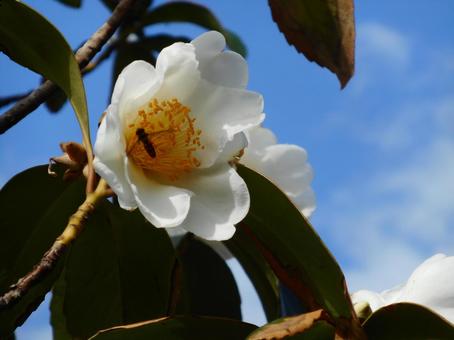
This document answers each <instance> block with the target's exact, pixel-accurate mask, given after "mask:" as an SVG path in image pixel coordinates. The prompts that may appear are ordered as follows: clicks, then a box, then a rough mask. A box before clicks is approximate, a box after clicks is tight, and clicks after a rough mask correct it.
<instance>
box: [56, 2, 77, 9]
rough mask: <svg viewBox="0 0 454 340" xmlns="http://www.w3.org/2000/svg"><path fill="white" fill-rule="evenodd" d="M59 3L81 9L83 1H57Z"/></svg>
mask: <svg viewBox="0 0 454 340" xmlns="http://www.w3.org/2000/svg"><path fill="white" fill-rule="evenodd" d="M57 1H58V2H61V3H62V4H64V5H67V6H69V7H75V8H79V7H80V5H81V3H82V1H81V0H57Z"/></svg>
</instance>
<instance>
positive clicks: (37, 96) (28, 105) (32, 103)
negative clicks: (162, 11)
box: [0, 0, 137, 134]
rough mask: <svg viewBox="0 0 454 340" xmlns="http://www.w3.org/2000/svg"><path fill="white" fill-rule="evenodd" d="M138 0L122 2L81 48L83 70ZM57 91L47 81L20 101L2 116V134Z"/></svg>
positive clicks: (79, 51) (0, 126) (124, 0)
mask: <svg viewBox="0 0 454 340" xmlns="http://www.w3.org/2000/svg"><path fill="white" fill-rule="evenodd" d="M136 1H137V0H121V1H120V2H119V3H118V5H117V7H115V10H114V11H113V12H112V15H111V16H110V18H109V19H108V20H107V21H106V22H105V23H104V24H103V25H102V26H101V27H100V28H99V29H98V30H97V31H96V32H95V33H94V34H93V35H92V36H91V37H90V39H88V40H87V42H86V43H85V44H84V45H83V46H82V47H81V48H79V50H78V51H77V53H76V60H77V62H78V63H79V67H80V68H81V69H83V68H84V67H85V66H86V65H88V63H89V62H90V60H91V59H93V57H94V56H95V55H96V53H98V52H99V51H100V50H101V48H102V47H103V46H104V44H105V43H106V42H107V41H108V40H109V39H110V38H111V37H112V35H113V34H114V32H115V31H116V29H117V28H118V27H119V26H120V24H121V23H122V22H123V20H124V19H125V17H126V14H127V13H128V12H129V11H130V10H131V8H132V6H133V5H134V3H135V2H136ZM56 89H57V85H55V84H54V83H52V82H51V81H49V80H46V81H45V82H44V83H42V84H41V85H40V86H38V87H37V88H36V89H35V90H33V91H32V92H31V93H30V94H29V95H28V96H27V97H25V98H23V99H21V100H19V101H18V102H17V103H16V104H15V105H14V106H13V107H12V108H11V109H9V110H8V111H6V112H5V113H3V114H2V115H1V116H0V134H2V133H4V132H5V131H7V130H8V129H9V128H11V127H12V126H14V125H15V124H17V123H18V122H20V121H21V120H22V119H23V118H25V117H26V116H27V115H28V114H29V113H30V112H32V111H33V110H35V109H36V108H38V106H40V105H41V104H42V103H43V102H45V101H46V99H48V98H49V97H50V96H51V95H52V93H53V92H54V91H55V90H56Z"/></svg>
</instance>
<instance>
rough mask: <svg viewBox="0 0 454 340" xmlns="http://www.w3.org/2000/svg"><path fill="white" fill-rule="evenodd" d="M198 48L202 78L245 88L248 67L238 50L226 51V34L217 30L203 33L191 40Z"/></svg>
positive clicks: (197, 53) (219, 83) (197, 54)
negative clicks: (224, 50)
mask: <svg viewBox="0 0 454 340" xmlns="http://www.w3.org/2000/svg"><path fill="white" fill-rule="evenodd" d="M191 43H192V44H193V45H194V46H195V48H196V56H197V60H198V61H199V70H200V72H201V74H202V78H204V79H206V80H208V81H210V82H212V83H214V84H217V85H222V86H227V87H238V88H245V87H246V85H247V82H248V67H247V63H246V61H245V60H244V58H243V57H242V56H241V55H239V54H238V53H236V52H233V51H226V52H222V50H223V49H224V48H225V39H224V36H223V35H222V34H221V33H219V32H216V31H211V32H207V33H204V34H202V35H201V36H199V37H198V38H196V39H194V40H193V41H192V42H191Z"/></svg>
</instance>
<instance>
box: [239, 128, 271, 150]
mask: <svg viewBox="0 0 454 340" xmlns="http://www.w3.org/2000/svg"><path fill="white" fill-rule="evenodd" d="M246 137H247V139H248V142H249V147H248V149H247V150H245V154H246V153H248V152H263V151H264V149H265V148H266V147H267V146H270V145H275V144H277V138H276V135H275V134H274V133H273V132H272V131H271V130H270V129H267V128H264V127H262V126H257V127H254V128H252V129H249V130H247V131H246Z"/></svg>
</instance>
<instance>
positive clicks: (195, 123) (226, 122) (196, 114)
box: [94, 32, 264, 240]
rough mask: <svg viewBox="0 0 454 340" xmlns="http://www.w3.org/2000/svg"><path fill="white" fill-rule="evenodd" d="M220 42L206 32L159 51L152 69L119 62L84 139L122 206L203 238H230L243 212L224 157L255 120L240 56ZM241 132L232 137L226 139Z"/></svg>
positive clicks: (242, 193)
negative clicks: (93, 132) (92, 138)
mask: <svg viewBox="0 0 454 340" xmlns="http://www.w3.org/2000/svg"><path fill="white" fill-rule="evenodd" d="M224 48H225V39H224V37H223V36H222V35H221V34H220V33H218V32H208V33H205V34H202V35H201V36H199V37H198V38H197V39H195V40H193V41H192V42H191V43H175V44H173V45H171V46H169V47H167V48H165V49H163V50H162V52H161V53H160V55H159V57H158V59H157V62H156V68H155V67H153V66H152V65H150V64H148V63H146V62H144V61H135V62H133V63H131V64H130V65H128V66H127V67H126V68H125V69H124V70H123V71H122V72H121V74H120V75H119V77H118V79H117V82H116V84H115V88H114V91H113V94H112V102H111V104H110V105H109V107H108V108H107V110H106V116H105V119H104V120H103V121H102V123H101V126H100V128H99V130H98V134H97V139H96V143H95V147H94V153H95V159H94V166H95V169H96V172H97V173H98V174H99V175H100V176H101V177H103V178H104V179H105V180H106V181H107V182H108V183H109V185H110V186H111V188H112V190H113V191H114V192H115V193H116V194H117V196H118V201H119V204H120V206H121V207H122V208H125V209H135V208H139V210H140V211H141V212H142V214H143V215H144V216H145V218H146V219H148V220H149V221H150V222H151V223H153V225H155V226H156V227H163V228H170V227H176V226H181V227H183V228H184V229H185V230H187V231H191V232H193V233H194V234H196V235H198V236H200V237H202V238H205V239H208V240H225V239H228V238H230V237H232V235H233V233H234V232H235V227H234V225H235V224H236V223H238V222H239V221H241V220H242V219H243V218H244V217H245V216H246V214H247V212H248V210H249V193H248V190H247V187H246V184H245V183H244V181H243V179H242V178H241V177H240V176H239V175H238V174H237V172H236V171H235V169H234V168H232V167H231V166H230V165H229V161H231V159H229V157H228V156H229V155H231V154H232V153H233V152H234V153H238V152H240V151H241V150H242V149H243V148H244V147H245V146H246V138H245V137H244V135H243V131H245V130H246V129H248V128H251V127H253V126H255V125H258V124H260V123H261V122H262V121H263V118H264V114H263V113H262V111H263V99H262V97H261V96H260V95H259V94H257V93H254V92H250V91H247V90H246V89H245V87H246V84H247V81H248V69H247V64H246V62H245V60H244V59H243V58H242V57H241V56H240V55H238V54H237V53H234V52H231V51H226V52H223V50H224ZM242 135H243V137H242V138H239V140H242V141H243V142H242V143H239V144H238V143H230V142H231V141H232V140H233V138H234V137H235V136H242ZM236 139H238V137H237V138H236ZM227 146H228V150H226V147H227ZM232 146H234V148H233V149H232ZM235 148H236V149H235Z"/></svg>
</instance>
